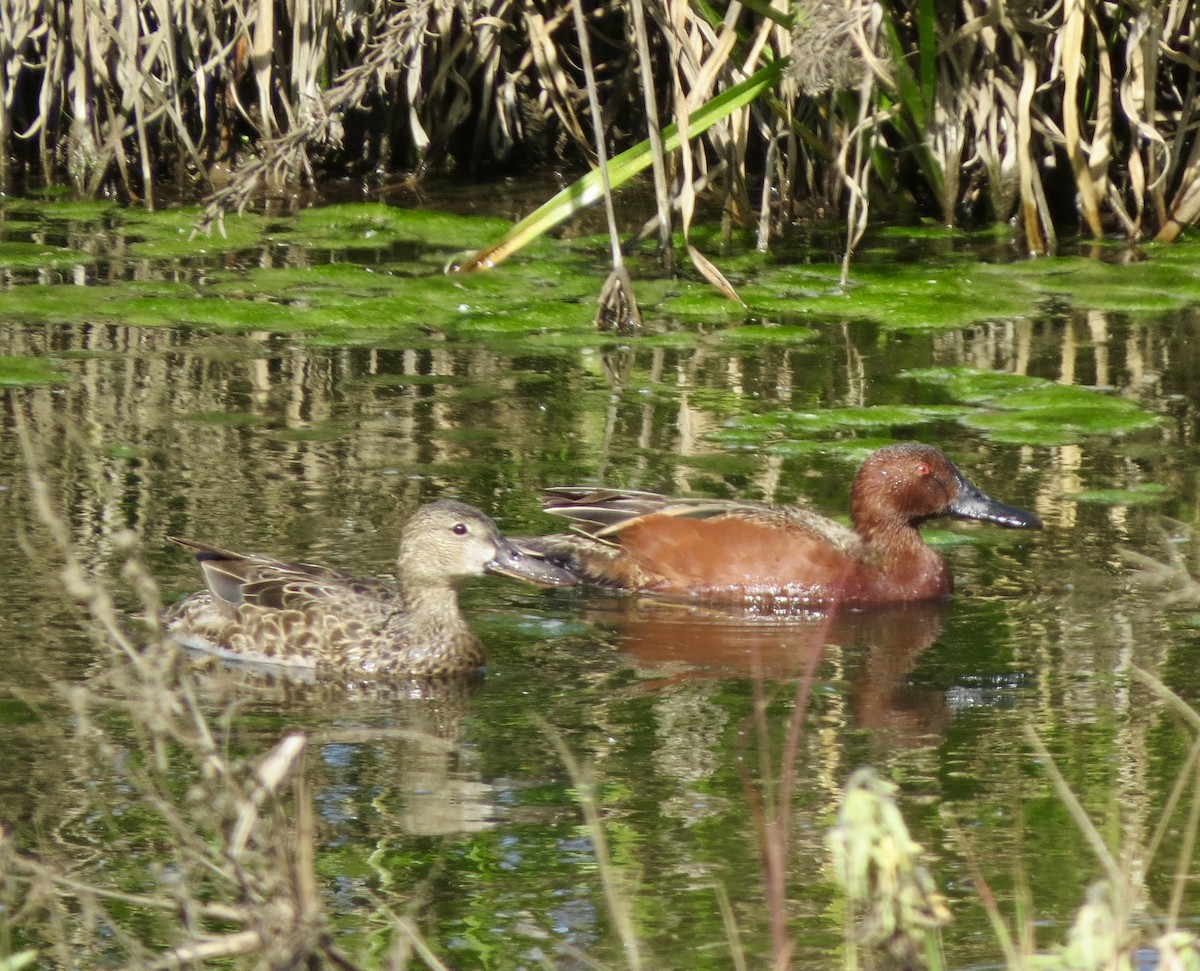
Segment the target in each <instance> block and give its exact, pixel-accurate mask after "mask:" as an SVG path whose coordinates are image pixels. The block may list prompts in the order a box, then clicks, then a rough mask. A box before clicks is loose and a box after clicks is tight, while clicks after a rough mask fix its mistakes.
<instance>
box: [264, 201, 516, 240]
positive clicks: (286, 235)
mask: <svg viewBox="0 0 1200 971" xmlns="http://www.w3.org/2000/svg"><path fill="white" fill-rule="evenodd" d="M511 225H512V224H511V223H509V222H508V221H507V220H504V219H485V218H481V217H478V216H455V215H452V214H450V213H445V212H434V211H432V210H426V209H397V208H396V207H394V206H387V205H383V204H382V203H345V204H341V205H333V206H322V207H321V208H319V209H304V210H301V211H300V212H298V213H296V215H295V216H293V217H292V218H291V219H290V220H288V222H287V224H286V225H285V226H283V227H282V228H280V229H278V230H277V231H275V232H273V233H272V234H271V235H272V238H274V239H276V240H279V241H284V242H289V243H292V244H293V245H302V246H312V247H321V248H328V249H338V250H342V249H345V250H352V249H363V248H385V247H388V246H392V245H394V244H395V243H398V242H408V243H415V244H419V245H421V246H423V247H427V248H429V249H438V250H463V249H472V250H473V249H477V248H480V247H483V246H485V245H487V243H488V242H489V241H491V240H493V239H497V238H499V237H500V236H501V235H503V234H504V232H506V231H507V230H508V229H509V228H510V227H511Z"/></svg>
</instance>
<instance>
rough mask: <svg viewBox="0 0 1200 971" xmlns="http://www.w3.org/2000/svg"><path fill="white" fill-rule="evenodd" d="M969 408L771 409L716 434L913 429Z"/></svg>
mask: <svg viewBox="0 0 1200 971" xmlns="http://www.w3.org/2000/svg"><path fill="white" fill-rule="evenodd" d="M969 411H970V409H968V408H966V407H964V406H957V405H869V406H866V407H862V408H823V409H821V410H819V411H772V412H767V413H765V414H760V415H749V416H745V417H742V418H735V419H733V420H732V421H731V422H730V425H729V428H728V429H726V430H725V431H724V432H721V433H718V434H717V436H716V437H717V438H719V439H721V440H724V436H725V435H726V434H727V433H728V432H737V433H752V434H756V435H758V436H759V437H760V438H761V437H762V436H764V435H772V434H779V433H784V434H788V435H803V436H820V435H828V434H832V433H836V432H850V431H854V432H862V431H879V430H881V429H890V428H913V427H917V426H920V425H930V424H934V423H937V422H946V421H954V420H955V419H958V418H961V417H962V416H963V415H965V414H967V413H968V412H969Z"/></svg>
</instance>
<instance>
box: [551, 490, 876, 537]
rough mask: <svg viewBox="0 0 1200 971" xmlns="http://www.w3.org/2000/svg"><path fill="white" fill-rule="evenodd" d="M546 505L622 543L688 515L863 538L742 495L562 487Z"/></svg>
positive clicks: (805, 510)
mask: <svg viewBox="0 0 1200 971" xmlns="http://www.w3.org/2000/svg"><path fill="white" fill-rule="evenodd" d="M543 508H544V509H545V511H546V512H548V513H552V514H554V515H557V516H565V517H566V518H567V519H569V520H570V521H571V526H572V528H573V529H574V530H575V531H576V532H577V533H582V534H584V535H586V536H591V537H593V538H595V539H597V540H601V541H606V542H609V543H618V544H619V543H620V534H621V533H622V532H623V531H625V530H628V529H631V528H633V527H635V526H638V525H640V524H642V523H644V521H645V519H646V517H649V516H670V517H687V518H689V519H718V518H719V519H732V520H742V521H745V522H747V523H754V524H756V525H758V526H762V527H764V528H767V529H782V530H787V531H789V532H795V533H798V534H809V535H811V536H814V537H817V538H820V539H823V540H825V541H828V542H830V543H832V544H833V545H834V546H835V547H836V548H838V549H845V550H851V549H854V548H855V547H856V546H857V545H858V544H859V543H860V542H861V540H860V538H859V536H858V534H857V533H855V532H854V530H852V529H850V528H849V527H847V526H843V525H841V524H840V523H838V522H835V521H834V520H832V519H829V518H828V517H826V516H822V515H821V514H820V513H819V512H817V511H816V510H815V509H812V508H811V507H809V506H804V505H786V506H776V505H771V504H769V503H763V502H746V501H743V500H737V499H689V498H678V497H669V496H663V495H660V494H658V493H655V492H641V491H638V490H636V489H625V490H618V489H596V488H592V487H588V486H562V487H558V488H553V489H547V490H546V491H545V492H544V493H543Z"/></svg>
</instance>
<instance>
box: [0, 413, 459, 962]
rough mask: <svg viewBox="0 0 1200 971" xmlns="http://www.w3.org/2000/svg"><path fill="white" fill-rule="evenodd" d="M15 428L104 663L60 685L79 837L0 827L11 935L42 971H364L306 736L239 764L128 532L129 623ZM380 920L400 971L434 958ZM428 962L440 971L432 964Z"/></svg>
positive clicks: (124, 576)
mask: <svg viewBox="0 0 1200 971" xmlns="http://www.w3.org/2000/svg"><path fill="white" fill-rule="evenodd" d="M14 416H15V417H16V420H17V431H18V435H19V437H20V439H21V444H22V448H23V450H24V452H25V457H26V461H27V462H28V463H29V469H30V474H29V481H30V488H31V504H32V507H33V510H34V512H35V513H36V515H37V517H38V519H39V520H40V521H41V525H42V527H43V528H44V530H45V532H46V534H47V538H48V540H49V542H48V544H47V546H48V548H49V549H52V550H54V554H55V556H57V557H58V558H59V562H60V563H61V579H62V583H63V586H64V589H65V592H66V594H67V595H68V596H69V598H70V599H71V600H72V601H74V602H75V603H76V604H77V605H78V607H79V608H80V612H81V617H82V619H83V623H84V625H85V627H86V628H87V630H88V632H89V633H90V634H91V635H92V638H93V640H94V642H95V644H96V645H97V648H98V649H99V654H100V656H101V658H102V660H101V661H100V662H98V664H97V666H96V667H95V669H94V670H93V673H92V676H91V677H90V678H89V680H88V682H87V683H86V685H76V686H74V687H68V688H64V689H63V691H64V692H65V696H66V701H67V702H68V704H69V708H70V710H71V712H72V715H73V718H72V727H71V738H70V740H69V741H68V743H67V745H66V752H67V753H68V754H67V759H66V762H65V764H64V765H63V767H62V769H63V771H64V772H65V773H66V774H67V777H68V778H69V779H71V780H73V781H74V782H75V783H76V788H77V791H78V792H80V793H81V799H83V800H84V802H83V804H81V806H80V807H79V808H78V809H77V810H76V812H75V813H74V827H72V832H73V833H74V835H70V834H68V833H65V832H64V833H57V834H54V838H52V839H46V840H45V841H44V842H43V843H42V844H41V845H40V846H38V847H37V848H36V849H34V850H32V851H31V850H24V849H19V848H18V847H17V846H16V845H15V843H14V842H13V840H12V839H11V838H10V837H9V836H8V835H7V834H5V833H4V832H3V831H2V830H0V862H2V864H3V865H2V866H0V915H3V924H2V925H0V930H3V931H11V929H13V928H25V929H26V933H27V939H30V940H33V941H37V942H38V955H39V960H40V961H41V962H42V963H43V964H47V963H51V962H52V963H54V964H56V965H58V966H62V967H82V966H99V965H102V964H103V965H106V966H109V965H119V966H121V967H127V968H141V969H157V968H176V967H187V966H199V965H200V964H202V963H203V962H206V961H209V960H213V959H218V958H232V957H240V958H243V959H245V961H246V962H247V963H246V964H244V965H240V966H255V967H264V968H266V967H270V968H284V967H287V968H293V967H306V968H318V967H331V968H343V969H345V968H354V967H356V965H355V964H354V962H353V961H352V960H351V959H350V958H349V957H347V956H346V955H345V954H343V953H342V952H341V951H340V950H339V949H338V947H337V946H336V945H335V944H334V942H333V939H332V935H331V932H330V930H329V928H328V926H327V915H326V911H325V906H324V903H323V901H322V898H321V896H320V895H319V893H318V890H317V879H316V876H315V872H314V866H313V847H314V821H313V805H312V797H311V794H310V792H309V791H308V788H307V786H306V784H305V777H304V771H303V756H304V753H305V749H306V746H307V742H308V740H307V738H306V736H305V735H304V734H302V733H298V732H293V733H288V734H286V735H285V736H284V737H283V738H282V739H280V740H279V742H278V743H277V744H276V745H275V746H274V747H273V748H271V749H270V750H269V751H266V752H251V753H248V754H241V755H239V754H237V752H236V749H237V744H236V740H235V739H234V738H233V737H232V736H231V735H230V734H229V725H230V720H231V714H232V707H230V708H227V709H226V710H225V711H224V714H222V713H221V709H220V705H219V704H217V707H216V709H215V710H214V704H215V702H214V699H213V697H212V693H211V692H207V693H206V692H204V691H202V690H201V686H200V682H199V680H198V677H197V675H196V673H195V671H194V670H193V669H192V668H191V667H190V666H189V665H188V664H187V663H186V661H185V660H184V659H183V658H182V657H181V652H180V651H179V649H178V648H177V646H176V645H174V644H172V643H169V642H168V641H167V640H166V638H165V637H164V636H163V632H162V630H161V628H160V626H159V621H158V617H159V613H160V608H161V604H160V600H159V595H158V590H157V587H156V585H155V583H154V581H153V579H152V578H151V577H150V576H149V575H148V574H147V573H146V571H145V569H144V567H143V565H142V562H141V559H140V557H139V555H138V551H137V548H136V542H135V537H134V536H133V534H132V533H126V534H124V536H123V539H122V542H123V554H124V556H123V559H124V565H123V568H122V571H121V580H122V582H123V585H124V586H125V587H126V588H127V590H128V591H130V592H132V594H133V595H134V597H135V600H136V602H137V603H138V604H140V608H141V609H140V611H138V612H137V614H136V615H135V616H133V617H131V616H130V614H129V613H128V612H126V611H123V610H120V609H118V607H117V606H116V605H115V604H114V600H113V595H112V593H111V592H110V590H109V589H108V588H107V586H106V585H105V584H104V583H101V582H98V581H97V580H96V579H94V578H93V577H92V576H91V575H90V573H89V571H88V570H87V569H86V567H85V566H84V564H83V563H82V561H81V560H80V559H79V557H78V555H77V553H76V552H75V550H74V548H73V544H72V541H71V538H70V535H69V530H68V527H67V525H66V523H65V522H64V521H63V519H62V518H61V516H60V515H59V513H58V511H57V508H56V504H55V502H54V500H53V497H52V495H51V492H50V488H49V486H48V484H47V481H46V478H45V476H44V475H43V474H42V472H41V471H40V470H41V469H42V468H43V467H44V459H43V457H42V456H41V455H39V454H38V450H37V448H36V447H35V445H34V444H33V442H32V441H31V436H30V435H29V433H28V431H27V428H26V421H25V418H24V416H23V413H22V411H21V410H20V408H19V406H18V407H17V408H16V409H14ZM234 703H235V702H234V701H232V700H231V701H229V702H228V704H229V705H230V706H232V705H233V704H234ZM65 781H66V780H64V783H65ZM130 794H133V795H134V797H135V800H136V806H137V810H136V813H135V814H136V815H138V817H139V818H138V820H137V823H136V827H135V828H136V830H137V835H136V837H135V836H134V835H133V834H132V833H131V832H130V831H129V830H128V828H127V827H125V826H123V824H122V820H121V815H122V813H123V812H124V811H127V810H122V811H118V810H116V809H115V808H114V807H120V806H125V807H128V806H129V805H130V798H129V797H130ZM100 833H103V836H100ZM87 834H93V836H94V837H95V838H94V839H93V838H88V836H87ZM101 848H102V849H101ZM123 854H130V855H141V856H144V857H145V859H146V861H147V863H146V867H147V869H145V870H144V871H139V868H137V867H136V866H134V867H132V868H128V867H125V866H117V867H116V868H115V869H113V867H112V864H111V862H110V860H111V858H119V857H121V856H122V855H123ZM134 883H136V885H133V884H134ZM382 916H383V917H384V919H385V920H389V921H390V922H391V923H392V926H393V927H394V928H395V932H396V933H395V941H396V942H395V945H394V948H393V951H392V953H391V954H390V960H391V961H392V966H395V967H401V966H404V964H405V963H406V961H407V955H408V954H409V953H412V952H413V951H417V952H427V951H428V948H427V946H426V945H425V944H424V942H423V941H422V940H421V938H420V935H419V933H418V932H417V931H416V930H415V929H414V928H413V927H411V925H410V924H408V922H407V921H405V920H404V919H402V918H400V917H398V916H396V915H393V914H391V913H390V912H385V913H383V915H382ZM5 936H7V935H5ZM4 944H5V942H4V941H3V940H2V939H0V948H3V947H4ZM2 953H3V951H2V950H0V954H2ZM26 953H28V952H26ZM18 956H19V955H18ZM427 963H428V964H429V966H433V967H437V966H439V965H438V962H437V960H436V958H433V957H432V955H430V956H429V961H428V962H427ZM4 966H5V961H4V960H0V967H4ZM14 966H17V965H14Z"/></svg>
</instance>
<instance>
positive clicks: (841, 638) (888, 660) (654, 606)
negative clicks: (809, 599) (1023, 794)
mask: <svg viewBox="0 0 1200 971" xmlns="http://www.w3.org/2000/svg"><path fill="white" fill-rule="evenodd" d="M947 609H948V604H947V603H945V602H935V603H921V604H904V605H901V606H894V607H884V608H875V609H871V610H864V611H847V612H843V613H841V614H838V615H835V616H829V615H827V614H820V613H815V612H814V613H811V614H804V615H790V616H787V617H785V618H777V617H766V616H761V615H752V614H747V613H743V612H738V611H736V610H724V609H720V608H714V607H707V606H695V605H691V604H676V603H663V602H655V601H649V600H635V599H629V600H623V599H612V598H610V599H607V600H604V601H599V600H597V601H594V602H593V603H592V604H590V605H589V607H588V609H587V611H586V616H587V618H588V619H589V620H590V621H592V622H594V623H596V624H598V625H600V626H603V627H610V628H615V630H616V632H617V634H618V636H619V638H620V639H619V641H618V644H617V646H618V648H619V649H620V650H621V651H622V652H623V653H624V654H626V655H627V656H629V657H630V658H631V659H632V660H633V661H634V663H635V664H636V665H637V666H638V668H639V669H641V670H643V671H644V672H647V673H653V674H655V675H658V677H656V678H655V679H654V680H652V681H651V682H649V684H650V685H651V686H668V685H672V684H677V683H680V682H684V681H689V680H693V679H698V678H718V677H730V676H733V677H759V676H761V677H763V678H765V679H767V680H782V679H789V678H797V677H802V676H803V675H804V674H805V672H807V671H809V670H812V669H813V668H814V667H815V665H816V664H818V663H820V662H821V661H822V660H825V659H828V658H829V657H830V655H831V652H830V650H829V649H830V648H838V649H839V651H838V655H839V657H840V658H841V659H842V661H843V663H845V664H846V665H847V669H846V670H844V671H843V672H842V673H841V677H842V678H844V679H845V680H846V682H848V689H849V700H850V709H851V713H852V716H853V722H854V724H855V726H856V727H858V728H865V729H870V730H880V731H883V732H886V733H888V734H889V735H891V736H892V737H893V740H894V741H897V742H901V743H903V742H904V741H905V740H908V741H911V743H913V744H919V743H928V741H929V740H930V737H931V736H933V737H940V736H941V735H942V734H943V733H944V732H945V730H946V727H947V726H948V725H949V724H950V721H951V720H952V719H953V717H954V710H953V708H952V707H951V706H950V705H949V704H948V703H947V700H946V694H945V692H944V691H942V690H940V689H937V688H930V687H923V686H919V685H915V684H911V683H909V675H910V674H911V673H912V672H913V670H914V669H915V668H916V665H917V659H918V658H919V657H920V655H921V654H922V652H924V651H925V650H926V649H927V648H928V647H929V646H930V645H932V644H933V643H934V642H935V641H936V640H937V638H938V636H939V635H940V634H941V632H942V627H943V624H944V622H945V617H946V611H947Z"/></svg>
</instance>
